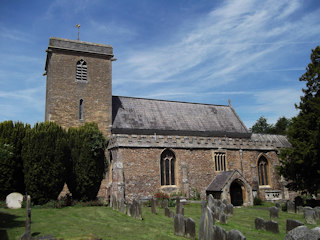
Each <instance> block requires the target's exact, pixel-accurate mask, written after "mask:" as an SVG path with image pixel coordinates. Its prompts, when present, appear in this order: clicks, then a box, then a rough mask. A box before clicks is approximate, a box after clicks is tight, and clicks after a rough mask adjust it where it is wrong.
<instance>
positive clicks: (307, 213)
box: [303, 207, 317, 224]
mask: <svg viewBox="0 0 320 240" xmlns="http://www.w3.org/2000/svg"><path fill="white" fill-rule="evenodd" d="M303 214H304V219H305V220H306V222H307V223H308V224H317V217H316V211H315V210H314V209H313V208H311V207H305V208H303Z"/></svg>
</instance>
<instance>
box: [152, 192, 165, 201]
mask: <svg viewBox="0 0 320 240" xmlns="http://www.w3.org/2000/svg"><path fill="white" fill-rule="evenodd" d="M154 197H155V198H156V199H157V200H164V199H169V195H168V194H167V193H164V192H156V193H155V195H154Z"/></svg>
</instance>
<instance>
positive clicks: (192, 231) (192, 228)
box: [185, 217, 196, 239]
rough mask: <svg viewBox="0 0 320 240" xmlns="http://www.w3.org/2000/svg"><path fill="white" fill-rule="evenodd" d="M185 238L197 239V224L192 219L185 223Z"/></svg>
mask: <svg viewBox="0 0 320 240" xmlns="http://www.w3.org/2000/svg"><path fill="white" fill-rule="evenodd" d="M185 225H186V229H185V237H186V238H190V239H195V238H196V222H195V221H193V219H192V218H190V217H189V218H187V219H186V221H185Z"/></svg>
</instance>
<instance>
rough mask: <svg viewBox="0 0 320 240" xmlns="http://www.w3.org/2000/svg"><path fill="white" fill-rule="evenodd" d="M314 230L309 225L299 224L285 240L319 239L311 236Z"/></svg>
mask: <svg viewBox="0 0 320 240" xmlns="http://www.w3.org/2000/svg"><path fill="white" fill-rule="evenodd" d="M311 234H312V232H311V231H310V230H309V229H308V227H307V226H299V227H296V228H294V229H292V230H291V231H289V232H288V233H287V235H286V236H285V238H284V240H318V239H317V238H316V237H315V236H314V237H312V236H311Z"/></svg>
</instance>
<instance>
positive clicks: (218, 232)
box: [213, 225, 227, 240]
mask: <svg viewBox="0 0 320 240" xmlns="http://www.w3.org/2000/svg"><path fill="white" fill-rule="evenodd" d="M213 239H214V240H226V239H227V231H226V230H224V229H223V228H222V227H220V226H217V225H214V226H213Z"/></svg>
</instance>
